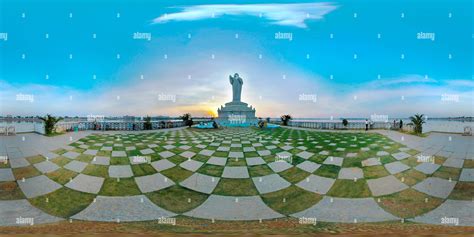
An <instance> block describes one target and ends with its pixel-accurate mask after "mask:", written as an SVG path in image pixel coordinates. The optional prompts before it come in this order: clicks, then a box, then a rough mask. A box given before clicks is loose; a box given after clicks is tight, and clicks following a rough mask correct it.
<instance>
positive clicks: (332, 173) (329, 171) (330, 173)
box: [314, 165, 341, 179]
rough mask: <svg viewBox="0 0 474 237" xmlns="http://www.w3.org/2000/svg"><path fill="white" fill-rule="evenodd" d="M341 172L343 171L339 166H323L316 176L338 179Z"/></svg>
mask: <svg viewBox="0 0 474 237" xmlns="http://www.w3.org/2000/svg"><path fill="white" fill-rule="evenodd" d="M339 170H341V167H339V166H337V165H321V166H320V167H319V169H317V170H316V171H315V172H314V174H315V175H319V176H322V177H326V178H333V179H336V178H337V176H338V175H339Z"/></svg>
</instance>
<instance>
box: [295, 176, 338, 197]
mask: <svg viewBox="0 0 474 237" xmlns="http://www.w3.org/2000/svg"><path fill="white" fill-rule="evenodd" d="M334 182H336V180H335V179H330V178H326V177H321V176H317V175H314V174H311V175H310V176H308V177H306V179H303V180H301V181H300V182H299V183H297V184H296V186H298V187H300V188H302V189H305V190H307V191H310V192H313V193H319V194H323V195H324V194H326V193H327V192H328V191H329V189H331V187H332V185H333V184H334Z"/></svg>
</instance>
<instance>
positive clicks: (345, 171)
mask: <svg viewBox="0 0 474 237" xmlns="http://www.w3.org/2000/svg"><path fill="white" fill-rule="evenodd" d="M363 177H364V172H363V171H362V169H361V168H357V167H351V168H342V169H341V170H340V171H339V176H338V178H339V179H361V178H363Z"/></svg>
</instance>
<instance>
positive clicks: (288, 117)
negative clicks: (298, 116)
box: [280, 114, 293, 126]
mask: <svg viewBox="0 0 474 237" xmlns="http://www.w3.org/2000/svg"><path fill="white" fill-rule="evenodd" d="M280 119H281V121H282V122H283V125H284V126H288V122H289V121H290V120H291V119H293V118H292V117H291V115H289V114H285V115H282V116H281V117H280Z"/></svg>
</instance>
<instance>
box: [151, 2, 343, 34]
mask: <svg viewBox="0 0 474 237" xmlns="http://www.w3.org/2000/svg"><path fill="white" fill-rule="evenodd" d="M336 8H337V6H335V5H333V4H332V3H294V4H216V5H195V6H185V7H182V9H181V12H177V13H171V14H164V15H162V16H160V17H158V18H155V19H153V21H152V22H153V23H154V24H158V23H166V22H170V21H195V20H202V19H208V18H213V17H220V16H223V15H233V16H239V15H250V16H257V17H262V18H265V19H267V20H269V21H270V23H271V24H275V25H283V26H295V27H299V28H306V27H307V26H306V24H305V21H306V20H310V19H313V20H319V19H322V18H323V16H324V15H326V14H328V13H329V12H331V11H333V10H335V9H336Z"/></svg>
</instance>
